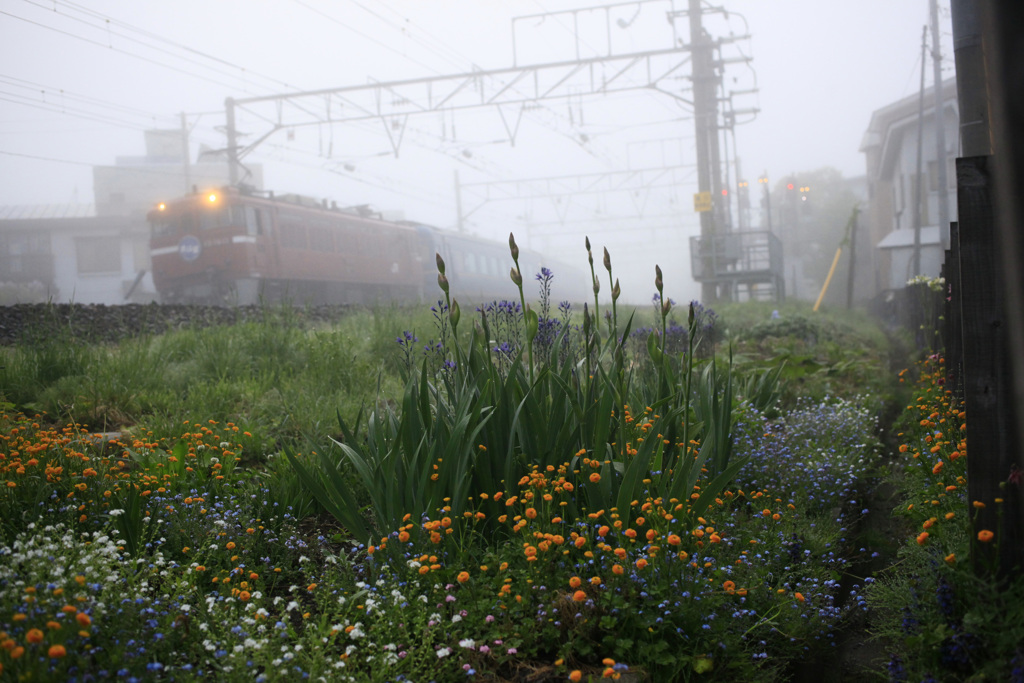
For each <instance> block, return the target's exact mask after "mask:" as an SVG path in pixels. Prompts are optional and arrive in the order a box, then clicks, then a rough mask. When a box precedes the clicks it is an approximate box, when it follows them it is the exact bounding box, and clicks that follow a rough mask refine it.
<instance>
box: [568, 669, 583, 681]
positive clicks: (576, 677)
mask: <svg viewBox="0 0 1024 683" xmlns="http://www.w3.org/2000/svg"><path fill="white" fill-rule="evenodd" d="M569 680H570V681H572V682H573V683H577V682H578V681H582V680H583V672H582V671H580V670H579V669H576V670H574V671H573V672H572V673H570V674H569Z"/></svg>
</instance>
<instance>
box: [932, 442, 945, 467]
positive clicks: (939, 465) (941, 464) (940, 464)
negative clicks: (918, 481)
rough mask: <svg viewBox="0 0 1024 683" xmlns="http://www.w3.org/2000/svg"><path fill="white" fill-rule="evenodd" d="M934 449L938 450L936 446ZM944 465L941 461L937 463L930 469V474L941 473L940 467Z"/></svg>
mask: <svg viewBox="0 0 1024 683" xmlns="http://www.w3.org/2000/svg"><path fill="white" fill-rule="evenodd" d="M936 448H938V447H937V446H936ZM944 464H945V463H943V462H942V461H941V460H940V461H938V462H937V463H935V467H933V468H932V474H938V473H939V472H941V471H942V466H943V465H944Z"/></svg>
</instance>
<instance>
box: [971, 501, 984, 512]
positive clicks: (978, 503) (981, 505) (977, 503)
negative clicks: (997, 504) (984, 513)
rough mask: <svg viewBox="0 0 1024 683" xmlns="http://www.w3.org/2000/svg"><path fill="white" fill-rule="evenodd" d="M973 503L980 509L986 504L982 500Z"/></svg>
mask: <svg viewBox="0 0 1024 683" xmlns="http://www.w3.org/2000/svg"><path fill="white" fill-rule="evenodd" d="M971 505H973V506H974V507H976V508H978V509H979V510H981V509H982V508H984V507H985V504H984V503H982V502H981V501H980V500H976V501H974V502H973V503H971Z"/></svg>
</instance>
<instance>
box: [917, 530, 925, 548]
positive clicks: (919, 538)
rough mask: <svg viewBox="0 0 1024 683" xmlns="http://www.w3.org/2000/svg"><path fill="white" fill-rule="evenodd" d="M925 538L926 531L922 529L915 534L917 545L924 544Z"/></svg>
mask: <svg viewBox="0 0 1024 683" xmlns="http://www.w3.org/2000/svg"><path fill="white" fill-rule="evenodd" d="M927 540H928V532H927V531H922V532H921V533H919V534H918V535H917V544H918V545H924V544H925V541H927Z"/></svg>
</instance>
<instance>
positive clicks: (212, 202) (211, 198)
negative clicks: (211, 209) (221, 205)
mask: <svg viewBox="0 0 1024 683" xmlns="http://www.w3.org/2000/svg"><path fill="white" fill-rule="evenodd" d="M207 199H209V200H210V203H211V204H215V203H216V202H217V195H216V194H215V193H212V192H211V193H210V196H209V197H207Z"/></svg>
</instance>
